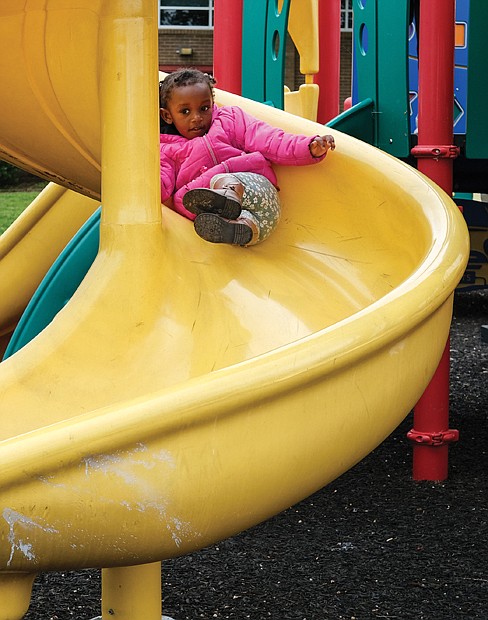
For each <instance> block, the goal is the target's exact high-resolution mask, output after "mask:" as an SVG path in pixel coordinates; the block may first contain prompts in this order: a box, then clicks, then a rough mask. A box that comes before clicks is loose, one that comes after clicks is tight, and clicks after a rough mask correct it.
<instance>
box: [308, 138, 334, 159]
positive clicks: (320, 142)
mask: <svg viewBox="0 0 488 620" xmlns="http://www.w3.org/2000/svg"><path fill="white" fill-rule="evenodd" d="M309 149H310V153H312V156H313V157H322V155H325V154H326V153H327V151H328V150H329V149H330V150H331V151H333V150H334V149H335V140H334V136H331V135H325V136H317V137H316V138H314V139H313V140H312V142H310V146H309Z"/></svg>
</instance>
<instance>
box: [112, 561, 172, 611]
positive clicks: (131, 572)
mask: <svg viewBox="0 0 488 620" xmlns="http://www.w3.org/2000/svg"><path fill="white" fill-rule="evenodd" d="M102 620H161V562H153V563H152V564H141V565H140V566H125V567H121V568H105V569H103V570H102Z"/></svg>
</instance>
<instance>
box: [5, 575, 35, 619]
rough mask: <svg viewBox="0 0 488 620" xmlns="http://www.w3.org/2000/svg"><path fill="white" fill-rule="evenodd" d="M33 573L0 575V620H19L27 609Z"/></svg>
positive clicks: (33, 577)
mask: <svg viewBox="0 0 488 620" xmlns="http://www.w3.org/2000/svg"><path fill="white" fill-rule="evenodd" d="M35 578H36V574H35V573H2V574H0V620H21V619H22V618H23V617H24V615H25V614H26V612H27V610H28V609H29V605H30V599H31V592H32V584H33V583H34V579H35Z"/></svg>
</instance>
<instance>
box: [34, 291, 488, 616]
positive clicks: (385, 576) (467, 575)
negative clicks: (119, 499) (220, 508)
mask: <svg viewBox="0 0 488 620" xmlns="http://www.w3.org/2000/svg"><path fill="white" fill-rule="evenodd" d="M487 293H488V291H483V292H474V293H467V294H466V293H465V294H457V295H456V299H455V316H454V320H453V328H452V334H451V356H452V372H451V424H450V426H451V427H452V428H457V429H459V430H460V441H459V443H458V444H457V445H456V446H455V447H452V448H451V450H450V458H449V467H450V473H449V479H448V480H447V481H446V482H444V483H437V484H435V483H431V482H422V483H419V482H413V481H412V477H411V462H412V458H411V446H410V444H409V442H408V441H407V439H406V438H405V434H406V432H407V431H408V430H409V429H410V428H411V426H412V418H411V417H410V416H409V418H408V419H407V420H406V421H405V422H404V423H403V424H402V425H401V427H399V428H398V429H397V430H396V431H395V432H394V433H393V434H392V435H391V436H390V437H389V438H388V439H387V440H386V441H385V442H384V443H383V444H382V445H381V446H380V447H379V448H378V449H377V450H375V451H374V452H373V453H372V454H371V455H369V456H368V457H367V458H366V459H364V460H363V461H362V462H361V463H359V464H358V465H357V466H356V467H355V468H353V469H352V470H351V471H349V472H347V473H346V474H344V475H343V476H342V477H341V478H340V479H338V480H337V481H335V482H334V483H332V484H330V485H329V486H328V487H326V488H325V489H323V490H321V491H320V492H318V493H316V494H315V495H313V496H312V497H310V498H308V499H306V500H305V501H303V502H302V503H300V504H298V505H296V506H294V507H292V508H290V509H289V510H288V511H286V512H284V513H282V514H280V515H278V516H277V517H275V518H273V519H271V520H270V521H267V522H266V523H263V524H261V525H259V526H257V527H255V528H253V529H252V530H249V531H247V532H244V533H242V534H240V535H239V536H237V537H235V538H233V539H230V540H227V541H225V542H223V543H220V544H219V545H216V546H214V547H212V548H209V549H206V550H204V551H201V552H199V553H195V554H193V555H191V556H187V557H184V558H180V559H178V560H175V561H168V562H165V563H164V566H163V610H164V613H165V614H167V615H169V616H173V617H174V618H175V619H176V620H194V619H197V618H206V619H208V620H211V619H213V618H220V619H222V620H223V619H229V620H230V619H235V620H245V619H246V618H252V619H253V620H265V619H267V618H271V619H273V620H286V619H290V620H321V619H326V618H331V619H337V620H339V619H342V618H346V619H349V620H352V619H353V618H356V619H358V620H363V619H368V618H401V619H410V618H412V619H416V620H417V619H419V620H420V619H429V620H450V619H451V618H452V619H457V618H466V619H467V618H480V619H485V620H486V619H487V618H488V566H487V560H488V543H487V540H488V496H487V486H488V485H487V474H488V460H487V449H488V448H487V444H488V419H487V418H488V343H483V342H482V340H481V337H480V333H481V325H482V324H487V323H488V294H487ZM426 346H428V343H426ZM99 614H100V578H99V573H98V571H95V570H86V571H80V572H67V573H54V574H44V575H41V576H40V577H38V579H37V581H36V584H35V586H34V591H33V597H32V604H31V608H30V610H29V612H28V614H27V615H26V616H25V619H26V620H68V619H70V618H76V619H77V620H88V619H90V618H93V617H94V616H97V615H99Z"/></svg>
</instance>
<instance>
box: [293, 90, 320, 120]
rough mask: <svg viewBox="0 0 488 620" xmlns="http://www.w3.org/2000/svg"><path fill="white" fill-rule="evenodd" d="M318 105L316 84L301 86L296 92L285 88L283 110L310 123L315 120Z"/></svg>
mask: <svg viewBox="0 0 488 620" xmlns="http://www.w3.org/2000/svg"><path fill="white" fill-rule="evenodd" d="M318 104H319V87H318V85H317V84H302V85H301V86H300V88H299V89H298V90H296V91H293V92H291V91H290V89H289V88H287V87H286V86H285V110H286V111H287V112H289V113H290V114H296V115H297V116H301V117H302V118H306V119H308V120H310V121H316V120H317V109H318Z"/></svg>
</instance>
